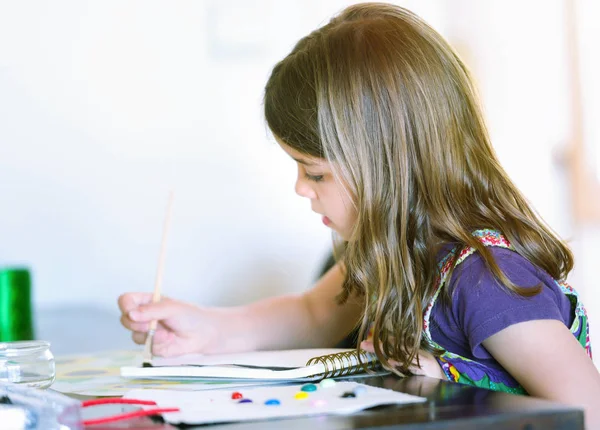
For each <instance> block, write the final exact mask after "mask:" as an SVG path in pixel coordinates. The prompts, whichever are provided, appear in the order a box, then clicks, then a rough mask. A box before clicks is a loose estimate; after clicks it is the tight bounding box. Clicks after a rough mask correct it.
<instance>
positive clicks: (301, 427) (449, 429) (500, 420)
mask: <svg viewBox="0 0 600 430" xmlns="http://www.w3.org/2000/svg"><path fill="white" fill-rule="evenodd" d="M352 380H353V381H356V382H361V383H365V384H369V385H373V386H377V387H383V388H389V389H393V390H396V391H400V392H404V393H408V394H414V395H417V396H421V397H426V398H427V402H425V403H419V404H408V405H399V406H385V407H380V408H377V409H374V410H369V411H364V412H361V413H357V414H353V415H345V416H333V415H322V416H313V417H303V418H293V419H284V420H271V421H254V422H243V423H231V424H218V425H210V426H202V428H204V429H208V430H282V429H285V430H307V429H309V430H312V429H327V430H334V429H335V430H337V429H349V428H350V429H378V430H391V429H444V430H453V429H460V430H471V429H473V430H474V429H477V430H485V429H494V430H496V429H521V430H559V429H560V430H567V429H568V430H578V429H583V411H582V410H579V409H575V408H572V407H568V406H563V405H559V404H555V403H551V402H547V401H544V400H539V399H534V398H531V397H526V396H517V395H511V394H505V393H497V392H493V391H488V390H484V389H479V388H473V387H468V386H465V385H459V384H454V383H451V382H447V381H440V380H437V379H432V378H426V377H422V376H413V377H409V378H404V379H399V378H397V377H395V376H391V375H390V376H376V377H366V378H360V379H356V378H354V379H352ZM79 398H82V397H79ZM111 408H112V410H111ZM122 410H123V408H122V407H121V406H113V405H111V406H106V407H104V409H101V410H98V409H96V408H91V409H85V410H84V414H85V415H84V416H85V418H89V417H90V416H91V414H92V413H94V414H95V415H98V414H100V415H107V414H112V413H118V412H120V411H122ZM89 428H90V430H92V429H94V430H103V429H115V428H128V429H137V430H141V429H146V430H174V429H175V428H176V427H172V426H170V425H168V424H160V423H155V422H153V421H152V420H150V419H148V418H144V419H136V420H130V421H127V422H123V423H115V424H112V425H96V426H90V427H89ZM196 428H200V427H196Z"/></svg>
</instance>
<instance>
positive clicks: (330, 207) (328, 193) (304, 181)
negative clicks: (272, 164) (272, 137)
mask: <svg viewBox="0 0 600 430" xmlns="http://www.w3.org/2000/svg"><path fill="white" fill-rule="evenodd" d="M277 143H279V145H280V146H281V148H282V149H283V150H284V151H285V152H286V153H287V154H288V155H289V156H290V157H292V158H293V159H294V160H295V161H296V163H297V165H298V178H297V179H296V193H297V194H298V195H299V196H301V197H306V198H307V199H309V200H310V205H311V209H312V210H313V211H314V212H316V213H318V214H320V215H322V216H323V224H325V225H326V226H327V227H329V228H331V229H333V230H335V231H336V232H337V233H338V234H339V235H340V236H341V237H342V238H343V239H344V240H348V239H349V238H350V235H351V233H352V229H353V227H354V224H355V222H356V209H355V207H354V204H353V203H352V200H351V197H350V193H348V192H347V191H346V188H345V187H344V185H342V184H340V183H339V182H338V181H336V180H335V179H334V176H333V172H332V170H331V165H330V163H329V162H327V161H326V160H324V159H323V158H317V157H311V156H308V155H305V154H302V153H301V152H298V151H296V150H295V149H293V148H291V147H289V146H287V145H286V144H284V143H283V142H282V141H281V140H279V139H277Z"/></svg>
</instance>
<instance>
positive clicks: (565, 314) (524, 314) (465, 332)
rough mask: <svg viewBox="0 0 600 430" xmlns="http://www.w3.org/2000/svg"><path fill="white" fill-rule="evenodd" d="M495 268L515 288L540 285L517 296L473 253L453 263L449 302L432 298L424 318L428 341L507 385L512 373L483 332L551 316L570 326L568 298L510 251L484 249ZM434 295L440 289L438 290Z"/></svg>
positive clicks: (490, 331) (447, 286) (571, 317)
mask: <svg viewBox="0 0 600 430" xmlns="http://www.w3.org/2000/svg"><path fill="white" fill-rule="evenodd" d="M488 249H489V250H490V252H491V253H492V256H493V257H494V259H495V260H496V263H497V264H498V266H499V268H500V270H502V272H503V273H504V274H505V276H507V277H508V279H510V280H511V281H512V282H513V283H514V284H515V285H518V286H520V287H534V286H536V285H540V284H541V286H542V289H541V292H540V293H539V294H537V295H535V296H533V297H522V296H519V295H518V294H517V293H513V292H512V291H511V290H509V289H508V288H506V287H504V286H503V285H502V284H500V283H499V282H498V281H497V280H496V279H495V278H494V275H493V274H492V272H491V271H490V270H489V269H488V268H487V267H486V266H485V263H484V261H483V259H482V258H481V256H480V255H479V254H478V253H474V254H472V255H470V256H469V257H467V258H466V259H465V260H464V261H463V262H462V263H461V264H459V265H458V266H456V268H455V269H454V273H453V274H452V278H451V279H450V280H449V282H447V283H446V287H445V288H448V291H449V292H450V294H451V297H452V300H451V306H444V304H443V303H442V301H441V298H439V297H438V299H437V301H436V303H435V304H434V306H433V310H432V312H431V317H430V332H431V337H432V339H433V341H435V342H436V343H437V344H439V345H440V346H441V347H443V348H444V349H446V350H448V351H450V352H453V353H455V354H458V355H460V356H462V357H464V358H468V359H470V360H474V361H477V362H480V363H482V364H485V365H486V366H489V367H491V368H493V369H496V370H497V371H498V373H499V374H501V375H502V379H503V380H505V381H506V383H508V384H509V385H511V386H514V385H515V384H516V381H515V380H514V378H512V376H511V375H510V374H509V373H508V372H507V371H506V370H504V368H503V367H502V366H501V365H500V364H499V363H498V362H497V361H496V360H495V359H494V358H493V357H492V356H491V355H490V353H489V352H488V351H487V350H486V349H485V347H484V346H483V345H482V342H483V341H484V340H485V339H487V338H488V337H490V336H492V335H494V334H496V333H498V332H499V331H501V330H503V329H505V328H507V327H509V326H511V325H513V324H517V323H520V322H524V321H531V320H541V319H553V320H559V321H562V322H563V323H564V324H565V325H566V326H567V327H571V324H572V323H573V318H574V312H573V311H572V309H571V302H570V301H569V299H568V298H567V296H566V295H565V294H564V293H563V292H562V291H561V290H560V287H559V286H558V285H557V284H556V282H555V281H554V279H553V278H552V277H551V276H550V275H549V274H547V273H546V272H544V271H543V270H541V269H539V268H537V267H536V266H534V265H533V264H531V263H530V262H529V260H527V259H526V258H524V257H522V256H521V255H519V254H517V253H516V252H514V251H511V250H508V249H505V248H500V247H490V248H488ZM440 294H445V291H442V292H441V293H440Z"/></svg>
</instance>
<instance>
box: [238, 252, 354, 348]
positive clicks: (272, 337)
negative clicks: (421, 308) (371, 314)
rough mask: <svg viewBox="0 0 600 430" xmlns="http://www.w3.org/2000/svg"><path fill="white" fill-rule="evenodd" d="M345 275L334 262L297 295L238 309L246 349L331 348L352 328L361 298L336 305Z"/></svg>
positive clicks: (265, 300)
mask: <svg viewBox="0 0 600 430" xmlns="http://www.w3.org/2000/svg"><path fill="white" fill-rule="evenodd" d="M343 281H344V275H343V273H342V269H341V267H340V264H339V263H338V264H336V265H334V266H333V267H332V268H331V269H330V270H329V271H328V272H327V273H326V274H325V275H324V276H323V277H322V278H321V279H320V280H319V281H318V282H317V284H316V285H315V286H314V287H313V288H311V289H310V290H308V291H307V292H305V293H303V294H300V295H287V296H281V297H274V298H270V299H264V300H261V301H258V302H255V303H253V304H250V305H247V306H244V307H242V308H240V312H241V314H240V318H242V319H243V320H244V321H247V323H248V325H247V332H248V337H249V338H251V339H252V344H251V345H249V347H250V348H249V349H282V348H308V347H332V346H334V345H335V344H336V343H338V342H339V341H340V340H342V339H343V338H344V336H346V335H347V334H348V333H350V331H351V330H352V329H353V328H354V327H355V325H356V323H357V322H358V320H359V318H360V317H361V313H362V310H363V302H362V299H360V298H358V297H355V296H351V297H350V298H349V299H348V301H347V302H346V303H345V304H343V305H339V304H338V303H337V300H336V297H337V295H338V294H339V293H340V292H341V291H342V284H343Z"/></svg>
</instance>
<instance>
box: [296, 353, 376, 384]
mask: <svg viewBox="0 0 600 430" xmlns="http://www.w3.org/2000/svg"><path fill="white" fill-rule="evenodd" d="M359 355H360V361H362V364H361V363H360V361H359ZM313 364H322V365H323V366H325V372H324V373H323V375H322V376H323V378H333V377H338V376H347V375H353V374H356V373H359V372H366V371H367V370H377V369H379V368H380V364H379V361H378V360H377V356H376V355H375V354H371V353H370V352H366V351H360V353H359V352H357V351H344V352H338V353H336V354H328V355H321V356H319V357H313V358H311V359H310V360H308V362H307V363H306V365H307V366H311V365H313Z"/></svg>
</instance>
